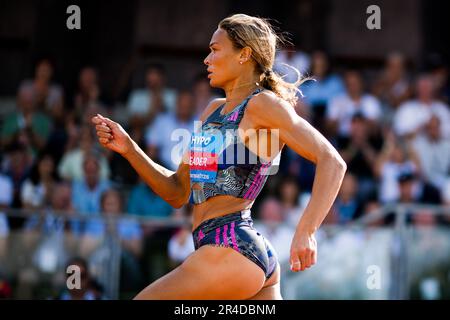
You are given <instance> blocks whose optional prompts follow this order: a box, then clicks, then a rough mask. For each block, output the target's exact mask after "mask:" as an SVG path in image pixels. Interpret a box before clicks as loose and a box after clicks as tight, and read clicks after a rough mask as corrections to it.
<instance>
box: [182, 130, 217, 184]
mask: <svg viewBox="0 0 450 320" xmlns="http://www.w3.org/2000/svg"><path fill="white" fill-rule="evenodd" d="M213 131H215V132H216V134H211V133H208V132H206V131H201V132H196V133H193V134H192V136H191V144H190V155H189V166H190V178H191V181H192V182H208V183H213V182H215V181H216V176H217V165H218V157H219V153H220V152H221V148H222V136H221V134H220V131H217V130H213Z"/></svg>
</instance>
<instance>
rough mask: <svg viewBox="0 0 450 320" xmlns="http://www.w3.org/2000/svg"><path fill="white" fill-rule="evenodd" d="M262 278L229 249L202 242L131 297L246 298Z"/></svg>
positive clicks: (255, 267) (257, 267)
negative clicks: (197, 247)
mask: <svg viewBox="0 0 450 320" xmlns="http://www.w3.org/2000/svg"><path fill="white" fill-rule="evenodd" d="M264 279H265V275H264V272H263V271H262V269H261V268H260V267H259V266H257V265H256V264H255V263H254V262H252V261H250V260H249V259H248V258H246V257H244V256H243V255H242V254H240V253H238V252H236V251H235V250H233V249H232V248H226V247H216V246H209V245H205V246H203V247H201V248H199V249H198V250H196V251H195V252H194V253H192V254H191V255H190V256H189V257H188V258H187V259H186V260H185V261H184V262H183V263H182V264H181V265H180V266H179V267H177V268H176V269H174V270H173V271H171V272H169V273H168V274H166V275H165V276H163V277H161V278H160V279H158V280H156V281H155V282H153V283H152V284H150V285H149V286H147V287H146V288H145V289H144V290H142V291H141V292H140V293H139V294H138V295H137V296H136V297H135V299H149V300H151V299H174V300H178V299H188V300H190V299H248V298H249V297H252V296H254V295H255V294H256V293H257V292H259V291H260V289H261V288H262V286H263V285H264Z"/></svg>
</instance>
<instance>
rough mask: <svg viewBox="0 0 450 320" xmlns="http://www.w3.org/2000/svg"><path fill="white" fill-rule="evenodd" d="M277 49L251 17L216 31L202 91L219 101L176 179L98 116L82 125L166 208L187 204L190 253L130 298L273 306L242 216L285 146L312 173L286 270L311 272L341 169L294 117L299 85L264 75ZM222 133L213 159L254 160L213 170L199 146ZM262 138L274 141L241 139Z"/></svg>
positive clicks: (272, 273)
mask: <svg viewBox="0 0 450 320" xmlns="http://www.w3.org/2000/svg"><path fill="white" fill-rule="evenodd" d="M277 41H278V38H277V36H276V34H275V32H274V31H273V29H272V27H271V26H270V24H269V23H268V22H267V21H266V20H263V19H261V18H256V17H251V16H247V15H244V14H237V15H233V16H230V17H228V18H226V19H224V20H223V21H221V22H220V23H219V26H218V29H217V30H216V31H215V32H214V34H213V36H212V38H211V43H210V45H209V46H210V49H211V51H210V53H209V55H208V56H207V57H206V58H205V60H204V63H205V65H206V66H207V71H208V73H209V75H208V78H209V79H210V84H211V86H212V87H215V88H221V89H223V90H224V91H225V94H226V98H225V99H216V100H213V101H211V102H210V104H209V105H208V106H207V107H206V108H205V110H204V111H203V113H202V114H201V117H200V120H201V121H202V127H201V130H200V132H196V133H194V135H193V137H192V139H191V144H190V148H189V150H188V152H186V153H185V154H184V156H183V160H182V161H181V164H180V165H179V167H178V169H177V171H176V172H173V171H170V170H167V169H166V168H164V167H162V166H160V165H158V164H156V163H155V162H153V161H152V160H151V159H150V158H149V157H147V155H146V154H145V153H144V152H143V151H142V150H141V149H140V148H139V147H138V146H137V144H136V143H135V142H134V141H132V139H131V138H130V137H129V135H128V134H127V133H126V132H125V131H124V129H123V128H122V127H121V126H120V125H119V124H117V123H116V122H114V121H111V120H110V119H108V118H104V117H103V116H101V115H97V116H95V117H94V118H93V119H92V121H93V123H94V124H95V125H96V130H97V135H98V137H99V141H100V143H101V144H102V145H103V146H104V147H106V148H109V149H111V150H113V151H116V152H118V153H120V154H121V155H122V156H124V157H125V158H126V159H127V160H128V161H129V162H130V164H131V165H132V166H133V167H134V169H135V170H136V171H137V172H138V173H139V175H140V176H141V177H142V178H143V179H144V180H145V181H146V183H147V184H148V185H149V186H150V187H151V188H152V189H153V190H154V191H155V192H156V193H157V194H158V195H159V196H161V197H162V198H163V199H164V200H166V201H167V202H168V203H170V204H171V205H172V206H174V207H176V208H179V207H181V206H183V205H184V204H185V203H187V202H188V201H189V202H191V203H193V204H194V209H193V237H194V243H195V248H196V250H195V252H194V253H192V254H191V255H190V256H189V257H188V258H187V259H186V260H185V261H184V263H182V264H181V265H180V266H179V267H177V268H176V269H174V270H173V271H171V272H170V273H168V274H167V275H165V276H163V277H161V278H160V279H158V280H156V281H155V282H153V283H151V284H150V285H148V286H147V287H146V288H145V289H143V290H142V291H141V292H140V293H139V294H138V295H137V296H136V299H282V297H281V293H280V266H279V263H278V261H277V258H276V254H275V252H274V250H273V248H272V246H271V245H270V243H268V241H267V240H266V239H265V238H264V237H263V236H262V235H261V234H260V233H258V232H257V231H256V230H255V229H254V228H253V224H252V219H251V217H250V208H251V207H252V204H253V202H254V200H255V198H256V197H257V195H258V193H259V192H260V190H261V188H262V187H263V185H264V183H265V181H266V180H267V176H268V172H269V170H270V169H271V167H272V166H273V162H274V161H273V160H274V159H275V157H277V156H279V153H280V152H281V149H282V148H283V147H284V145H285V144H287V145H288V146H289V147H290V148H292V149H293V150H294V151H295V152H297V153H298V154H299V155H301V156H303V157H305V158H307V159H309V160H311V161H313V162H314V163H315V164H316V176H315V181H314V185H313V190H312V195H311V199H310V202H309V204H308V206H307V207H306V209H305V211H304V213H303V215H302V218H301V220H300V221H299V222H298V225H297V226H296V231H295V234H294V237H293V240H292V243H291V248H290V263H291V270H292V271H294V272H297V271H303V270H305V269H306V268H309V267H310V266H312V265H313V264H315V263H316V256H317V248H316V240H315V236H314V234H315V231H316V230H317V228H319V226H320V225H321V223H322V221H323V219H324V218H325V216H326V214H327V213H328V211H329V209H330V207H331V205H332V203H333V201H334V200H335V197H336V195H337V192H338V190H339V188H340V185H341V182H342V179H343V176H344V173H345V171H346V164H345V162H344V161H343V160H342V158H341V157H340V155H339V154H338V152H337V151H336V150H335V149H334V148H333V146H332V145H331V144H330V143H329V142H328V141H327V140H326V139H325V138H324V137H323V136H322V135H321V134H320V133H319V132H318V131H317V130H316V129H314V128H313V127H312V126H311V125H310V124H309V123H308V122H307V121H305V120H303V119H302V118H300V117H299V116H298V115H297V114H296V113H295V111H294V108H293V105H294V104H295V103H296V93H297V86H298V84H299V83H300V80H299V81H298V83H295V84H292V83H286V82H284V81H283V80H282V79H281V77H279V76H278V75H276V74H275V73H274V72H273V71H272V66H273V63H274V58H275V51H276V44H277ZM231 129H239V130H234V131H233V130H231ZM252 129H253V130H252ZM225 130H227V131H230V130H231V131H232V132H234V136H233V138H232V139H231V141H232V143H231V145H228V144H226V143H224V140H225V139H222V141H218V140H214V141H216V142H219V145H221V146H223V145H225V146H227V147H225V148H222V147H220V148H222V149H220V150H221V151H222V152H221V153H222V155H223V154H224V153H226V152H227V151H228V152H231V151H230V149H229V147H231V148H233V147H235V146H236V145H238V144H241V145H240V146H242V144H243V145H244V148H243V149H244V150H245V153H246V157H248V156H249V155H251V154H253V156H254V157H256V159H257V160H256V161H253V163H251V164H250V163H247V162H250V161H247V160H246V161H236V157H234V159H232V161H225V163H219V161H218V158H217V157H218V156H217V154H218V153H220V152H217V149H214V147H213V148H210V145H205V144H206V143H203V142H205V140H202V139H200V138H201V137H203V138H205V139H207V138H208V137H209V138H211V137H212V136H214V133H213V132H214V131H215V132H217V131H219V132H220V133H222V134H223V136H224V137H225ZM247 130H249V131H247ZM264 130H266V131H268V130H269V131H271V132H272V131H273V132H276V134H275V135H273V134H270V135H269V134H267V135H259V134H244V133H246V132H253V133H255V132H256V133H258V132H259V131H261V132H263V131H264ZM274 136H275V137H274ZM216 137H217V136H216ZM197 138H199V139H197ZM252 139H253V140H254V139H256V142H257V143H252ZM274 139H277V140H279V141H272V140H274ZM211 140H212V139H209V140H208V141H211ZM202 141H203V142H202ZM253 142H254V141H253ZM277 143H278V144H277ZM271 144H274V145H278V147H277V150H275V151H274V152H267V150H266V151H264V156H263V152H262V149H264V147H261V146H265V147H267V146H270V145H271ZM258 146H260V147H259V148H258ZM216 147H217V145H216ZM238 149H239V148H238ZM270 149H272V148H270ZM211 151H216V152H211ZM266 154H268V155H266ZM237 158H239V157H237ZM245 159H247V158H245ZM199 160H201V161H199ZM222 162H223V161H222ZM230 162H231V163H230ZM148 205H151V203H149V204H148Z"/></svg>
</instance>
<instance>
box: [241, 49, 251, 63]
mask: <svg viewBox="0 0 450 320" xmlns="http://www.w3.org/2000/svg"><path fill="white" fill-rule="evenodd" d="M251 56H252V48H250V47H244V48H242V49H241V54H240V55H239V61H240V63H241V64H242V63H245V62H247V61H248V60H250V57H251Z"/></svg>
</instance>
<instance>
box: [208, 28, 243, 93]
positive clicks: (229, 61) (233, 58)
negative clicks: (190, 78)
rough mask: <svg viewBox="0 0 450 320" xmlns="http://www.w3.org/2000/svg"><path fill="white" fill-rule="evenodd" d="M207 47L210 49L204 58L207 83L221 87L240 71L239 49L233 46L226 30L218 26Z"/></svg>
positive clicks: (234, 77)
mask: <svg viewBox="0 0 450 320" xmlns="http://www.w3.org/2000/svg"><path fill="white" fill-rule="evenodd" d="M209 48H210V50H211V51H210V53H209V55H208V56H207V57H206V58H205V60H204V63H205V65H206V66H207V67H208V68H207V71H208V79H209V84H210V85H211V87H216V88H223V87H224V86H225V84H226V83H228V82H230V81H232V80H234V79H236V78H237V77H238V76H239V74H240V72H241V71H242V65H240V63H239V61H240V56H241V50H237V49H236V48H234V47H233V43H232V42H231V40H230V38H229V37H228V34H227V32H226V31H225V30H223V29H220V28H219V29H217V30H216V31H215V32H214V34H213V36H212V38H211V42H210V44H209Z"/></svg>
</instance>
